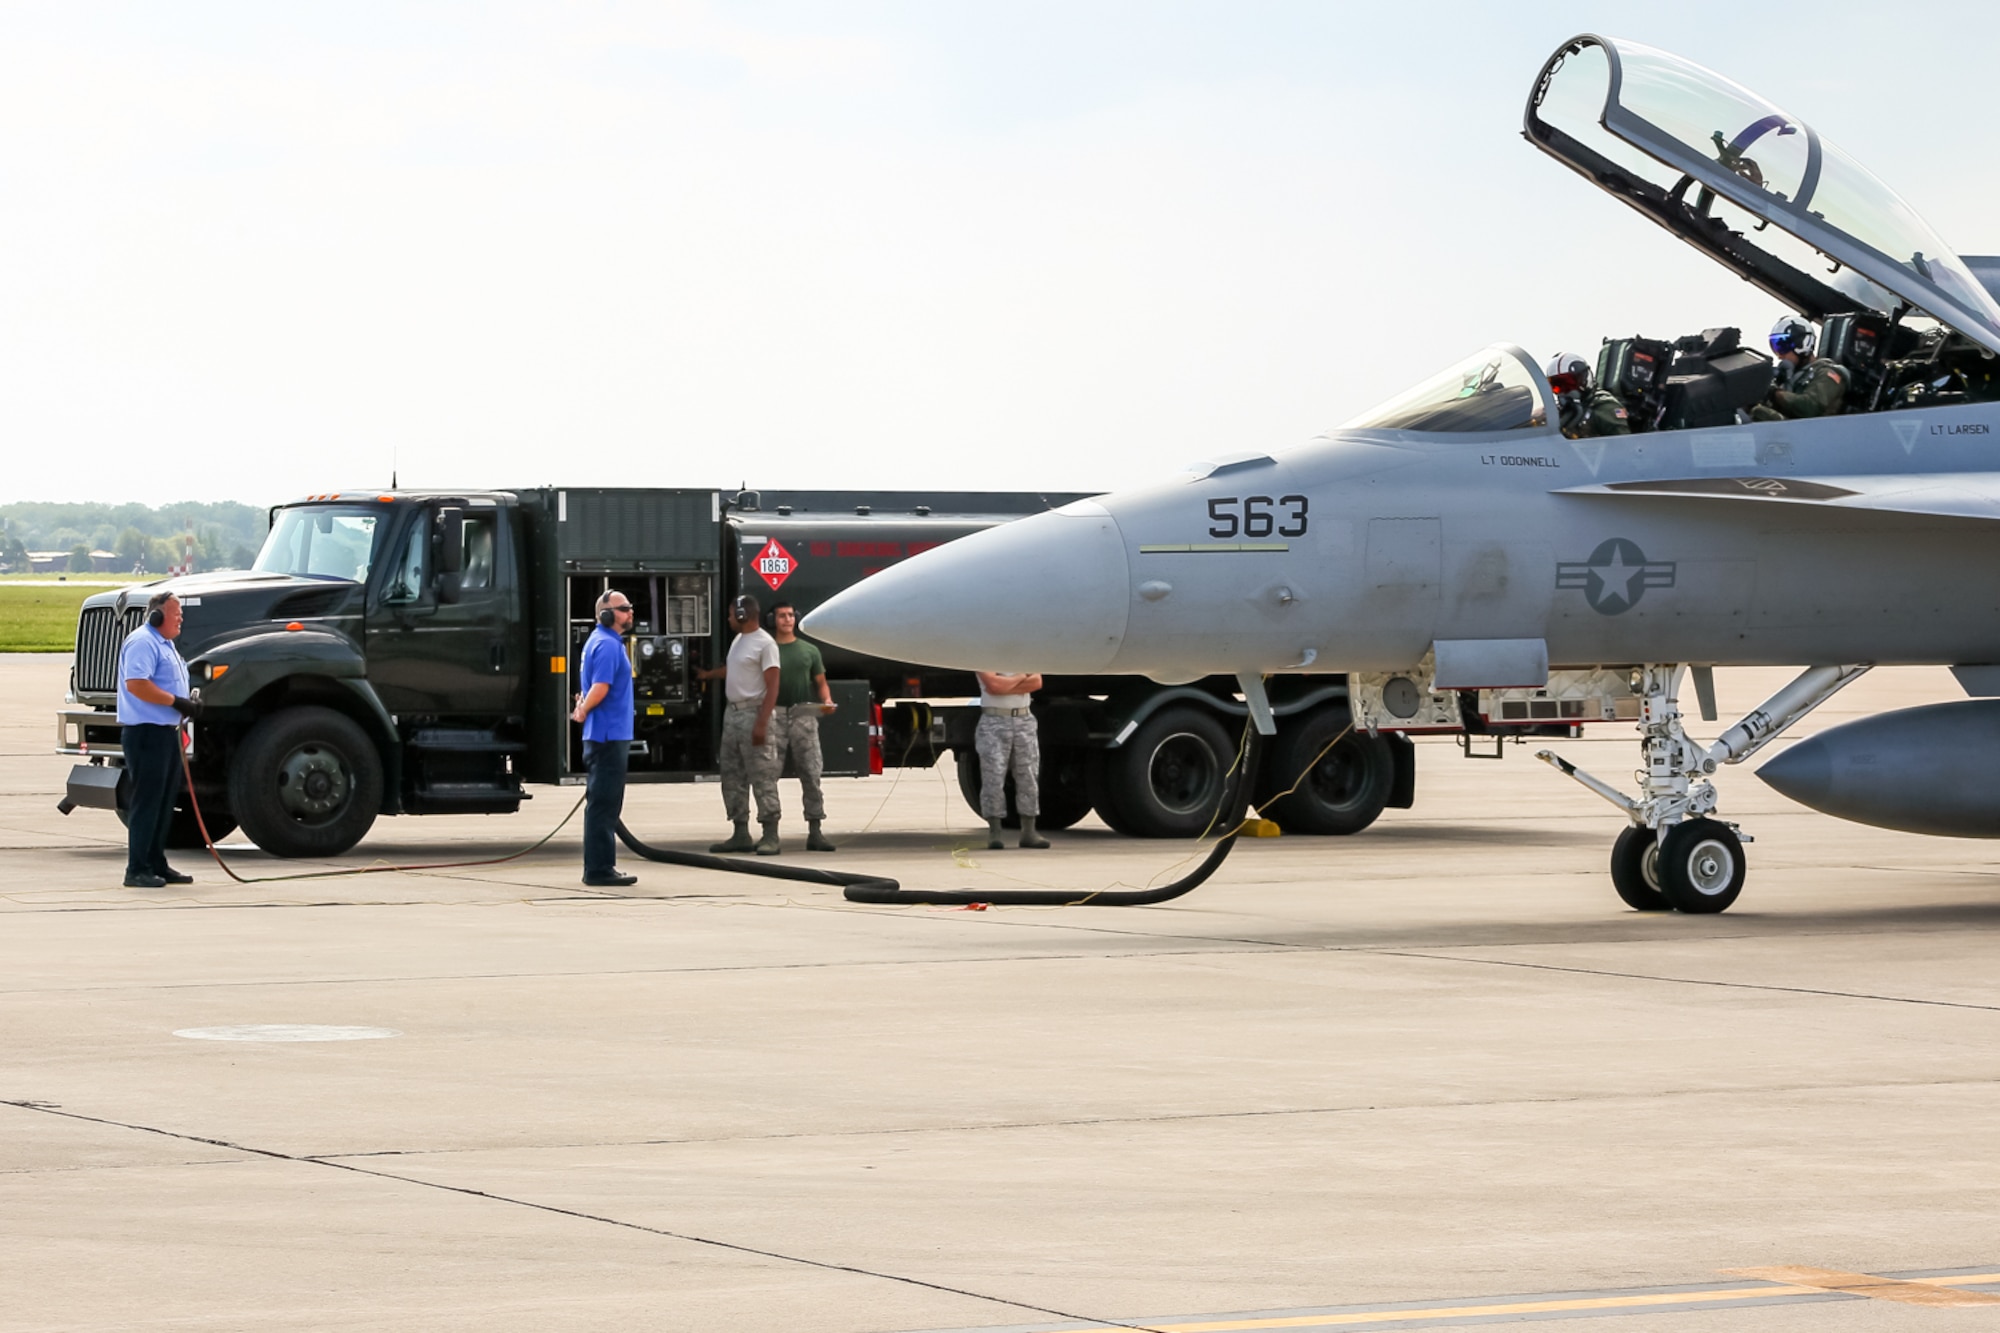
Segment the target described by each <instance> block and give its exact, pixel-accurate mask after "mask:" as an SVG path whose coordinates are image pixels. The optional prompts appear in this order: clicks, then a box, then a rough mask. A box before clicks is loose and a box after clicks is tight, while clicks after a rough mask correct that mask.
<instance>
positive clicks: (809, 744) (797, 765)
mask: <svg viewBox="0 0 2000 1333" xmlns="http://www.w3.org/2000/svg"><path fill="white" fill-rule="evenodd" d="M819 710H820V705H819V704H817V703H804V704H793V705H792V706H791V707H790V708H780V709H779V710H778V715H777V716H776V717H774V718H772V719H771V744H772V745H773V746H775V747H776V749H777V752H778V766H777V770H776V771H777V772H779V773H783V772H784V771H785V757H786V756H787V755H789V756H791V760H792V772H793V773H794V774H795V775H796V776H797V777H798V780H799V793H800V795H801V796H802V797H803V798H804V799H803V802H802V804H803V805H804V806H805V813H806V822H807V823H808V824H818V823H819V822H820V821H821V820H822V819H825V818H826V793H825V792H824V791H823V790H821V788H820V769H821V767H822V766H823V763H824V757H823V756H822V755H821V753H820V748H819V716H820V713H819Z"/></svg>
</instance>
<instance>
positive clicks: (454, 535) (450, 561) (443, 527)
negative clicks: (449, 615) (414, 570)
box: [437, 505, 465, 606]
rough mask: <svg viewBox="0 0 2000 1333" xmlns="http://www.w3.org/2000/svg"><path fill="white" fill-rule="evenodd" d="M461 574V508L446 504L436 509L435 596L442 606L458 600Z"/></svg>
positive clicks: (463, 541)
mask: <svg viewBox="0 0 2000 1333" xmlns="http://www.w3.org/2000/svg"><path fill="white" fill-rule="evenodd" d="M464 577H465V511H464V510H463V509H460V508H459V507H458V506H456V505H446V506H444V507H442V508H440V509H439V510H438V511H437V599H438V601H439V602H440V603H442V604H443V605H445V606H451V605H453V604H455V603H456V602H457V601H458V593H459V585H460V583H461V581H462V580H463V579H464Z"/></svg>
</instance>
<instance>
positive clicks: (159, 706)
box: [118, 592, 201, 889]
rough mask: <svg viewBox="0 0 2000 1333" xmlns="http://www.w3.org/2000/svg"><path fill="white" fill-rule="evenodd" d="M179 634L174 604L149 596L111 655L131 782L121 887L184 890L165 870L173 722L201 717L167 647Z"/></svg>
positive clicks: (177, 730)
mask: <svg viewBox="0 0 2000 1333" xmlns="http://www.w3.org/2000/svg"><path fill="white" fill-rule="evenodd" d="M180 632H181V603H180V599H179V598H178V597H176V596H174V595H173V594H172V593H170V592H156V593H154V594H153V595H152V596H151V597H149V598H147V599H146V623H145V624H143V625H141V626H139V628H137V629H135V630H133V631H132V632H131V633H130V634H128V635H126V636H125V643H124V646H122V647H121V648H119V650H118V680H119V686H118V725H119V727H120V728H121V730H120V732H119V738H118V739H119V748H120V749H122V750H123V751H124V754H125V772H126V774H127V775H128V777H129V778H130V779H131V783H132V796H131V802H130V804H129V806H128V807H127V809H126V815H127V817H128V818H127V821H126V825H125V887H126V888H128V889H158V888H164V887H166V886H167V885H169V884H192V883H194V877H193V876H192V875H183V874H182V873H181V872H180V871H178V870H175V869H174V868H173V867H172V866H170V865H168V864H167V829H168V828H169V826H171V825H172V824H173V822H174V801H175V800H176V798H178V797H179V795H180V790H181V719H182V718H187V719H189V720H193V719H194V718H196V717H198V716H200V714H201V701H200V700H198V699H190V698H188V669H187V663H186V662H184V661H182V660H181V654H180V649H178V648H176V647H174V640H175V639H176V638H178V637H179V636H180Z"/></svg>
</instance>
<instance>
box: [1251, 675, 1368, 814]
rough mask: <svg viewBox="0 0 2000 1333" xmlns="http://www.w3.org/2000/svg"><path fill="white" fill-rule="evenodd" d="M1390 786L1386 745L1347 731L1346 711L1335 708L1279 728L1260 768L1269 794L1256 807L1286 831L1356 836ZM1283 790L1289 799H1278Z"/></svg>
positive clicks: (1283, 797) (1320, 710)
mask: <svg viewBox="0 0 2000 1333" xmlns="http://www.w3.org/2000/svg"><path fill="white" fill-rule="evenodd" d="M1342 732H1346V733H1347V734H1346V735H1344V736H1343V735H1341V733H1342ZM1336 737H1338V738H1339V739H1337V740H1336V739H1335V738H1336ZM1329 747H1331V748H1329ZM1395 782H1396V756H1395V754H1394V752H1392V751H1391V750H1390V748H1389V744H1388V742H1387V741H1385V740H1383V739H1382V738H1381V737H1380V736H1370V735H1369V734H1367V733H1366V732H1358V731H1354V730H1352V729H1351V720H1350V715H1349V713H1348V711H1347V709H1346V708H1345V707H1344V706H1341V705H1337V704H1336V705H1334V706H1332V707H1328V708H1319V709H1315V710H1314V711H1313V712H1311V713H1308V714H1307V715H1306V716H1305V717H1304V718H1301V719H1299V720H1297V721H1296V722H1294V723H1293V724H1292V725H1289V726H1285V727H1283V728H1281V729H1280V730H1279V732H1278V738H1277V744H1275V745H1273V746H1272V747H1271V757H1270V760H1269V761H1268V762H1267V763H1266V764H1265V765H1264V786H1265V790H1266V791H1267V792H1268V793H1269V794H1270V795H1269V798H1268V799H1267V800H1264V801H1260V802H1259V803H1258V808H1259V809H1260V810H1261V811H1262V812H1263V813H1264V814H1265V815H1267V816H1268V817H1270V818H1271V819H1275V820H1276V821H1278V826H1279V827H1280V828H1282V829H1284V831H1285V832H1287V833H1331V834H1346V833H1359V832H1360V831H1361V830H1362V829H1365V828H1367V827H1368V826H1369V825H1370V824H1372V823H1374V822H1375V818H1376V816H1378V815H1380V814H1381V813H1382V807H1383V806H1385V805H1387V804H1388V803H1389V795H1390V792H1391V790H1392V789H1393V788H1394V786H1395ZM1295 783H1296V784H1297V785H1296V786H1294V785H1293V784H1295ZM1287 788H1291V792H1290V794H1289V795H1285V796H1280V795H1278V793H1280V792H1283V791H1285V790H1286V789H1287Z"/></svg>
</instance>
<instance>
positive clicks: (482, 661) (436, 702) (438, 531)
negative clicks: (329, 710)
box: [368, 503, 527, 725]
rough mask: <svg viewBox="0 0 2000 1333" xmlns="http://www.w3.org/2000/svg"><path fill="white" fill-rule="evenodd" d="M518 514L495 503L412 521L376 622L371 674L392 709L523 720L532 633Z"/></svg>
mask: <svg viewBox="0 0 2000 1333" xmlns="http://www.w3.org/2000/svg"><path fill="white" fill-rule="evenodd" d="M454 510H455V511H456V518H455V519H454V515H453V511H454ZM511 517H512V511H511V510H509V509H505V508H502V507H500V506H497V505H494V504H491V503H488V504H483V505H482V504H469V505H464V506H456V505H447V506H435V507H427V508H426V509H424V510H420V511H418V513H417V514H416V515H415V516H414V518H413V519H412V521H411V523H410V527H409V530H408V531H407V532H406V533H405V534H404V536H403V539H402V542H401V545H400V546H399V548H398V550H397V551H396V553H395V556H394V559H393V561H392V564H391V567H390V569H389V570H388V571H387V572H386V575H385V578H384V580H383V583H382V586H381V590H380V592H379V593H378V596H377V599H376V604H375V606H374V607H373V608H372V610H371V614H370V616H369V620H368V675H369V679H370V680H371V681H373V682H374V685H375V690H376V693H377V694H379V695H380V696H381V698H382V702H383V704H384V705H385V706H386V707H387V708H388V709H389V711H390V712H391V713H395V714H399V715H400V714H405V713H432V714H437V715H439V716H441V717H454V718H464V719H467V720H486V721H488V723H489V725H490V721H491V720H495V719H499V718H506V717H519V716H520V715H521V714H522V710H523V706H524V694H525V684H526V680H525V673H526V666H527V658H526V649H525V647H524V644H525V633H526V631H525V628H524V625H523V622H522V616H521V580H520V576H519V569H518V564H519V557H518V545H517V542H516V534H515V533H514V531H513V524H512V523H511V522H510V521H509V520H510V519H511ZM447 541H450V542H452V543H453V548H454V549H453V551H452V552H451V553H450V554H449V555H447V553H446V552H445V551H444V549H443V543H444V542H447ZM454 557H455V558H454ZM450 565H457V566H458V568H457V569H456V570H455V571H454V570H451V569H449V568H448V566H450Z"/></svg>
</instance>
